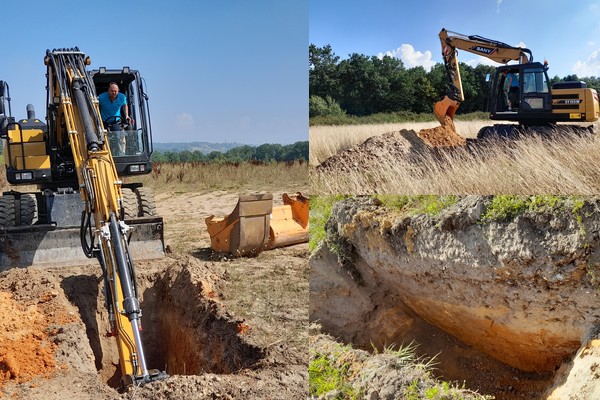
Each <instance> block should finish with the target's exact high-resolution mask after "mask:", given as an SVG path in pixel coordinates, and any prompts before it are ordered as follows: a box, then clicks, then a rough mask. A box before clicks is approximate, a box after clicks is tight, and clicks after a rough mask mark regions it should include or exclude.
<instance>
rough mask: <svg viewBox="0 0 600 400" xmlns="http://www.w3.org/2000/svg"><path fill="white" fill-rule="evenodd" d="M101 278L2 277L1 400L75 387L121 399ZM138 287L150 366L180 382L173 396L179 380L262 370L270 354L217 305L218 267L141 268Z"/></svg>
mask: <svg viewBox="0 0 600 400" xmlns="http://www.w3.org/2000/svg"><path fill="white" fill-rule="evenodd" d="M97 269H98V267H97V266H95V265H91V266H88V267H84V266H78V267H76V268H75V267H73V268H70V267H55V268H45V269H41V268H33V267H30V268H27V269H12V270H9V271H7V272H4V273H2V280H0V282H1V283H0V293H1V294H2V296H1V297H0V317H1V318H0V389H2V390H0V396H1V393H2V391H4V393H5V394H8V395H9V396H10V395H17V394H18V395H19V396H21V395H23V396H26V397H28V398H36V397H37V396H39V398H52V393H53V391H54V393H57V394H58V396H57V397H58V398H67V399H68V398H70V397H69V395H68V394H67V395H66V397H65V394H64V393H62V394H61V391H62V390H63V389H62V388H61V387H63V386H64V387H65V388H68V387H71V386H73V385H76V386H77V388H78V389H76V390H73V391H71V392H72V393H74V395H76V396H80V395H81V394H87V395H92V394H98V395H99V396H100V397H101V398H115V397H118V392H117V389H119V387H120V380H121V373H120V368H119V355H118V351H117V346H116V342H115V339H114V338H113V337H109V336H107V333H108V332H109V323H108V317H107V312H106V310H105V307H104V293H103V281H102V280H101V279H100V276H99V274H98V273H97ZM136 280H137V284H138V294H139V298H140V300H141V308H142V323H143V330H142V339H143V342H144V346H145V353H146V361H147V365H148V368H155V369H160V370H163V371H166V372H167V373H168V374H169V375H171V378H169V380H168V381H167V382H168V384H169V385H170V387H171V388H172V387H173V386H176V385H177V382H178V381H177V377H181V376H191V375H204V374H211V376H215V375H216V374H236V373H237V372H239V371H240V370H244V369H253V368H256V366H257V363H259V362H260V361H261V360H262V359H263V358H264V356H265V350H264V349H263V348H261V347H260V346H257V345H254V344H251V343H248V341H247V340H246V339H245V338H244V334H245V332H246V331H247V330H249V328H250V327H249V326H248V325H246V324H245V323H244V322H243V321H242V320H238V319H236V318H234V317H232V316H231V315H230V314H229V313H228V312H227V311H225V309H224V307H223V306H222V305H221V303H220V302H219V301H218V292H219V277H218V274H216V273H215V268H214V266H213V268H212V269H209V268H208V267H207V266H205V265H204V264H203V263H202V262H200V261H199V260H197V259H195V258H193V257H179V258H176V259H172V258H167V259H164V260H158V261H153V262H140V263H139V265H138V267H137V279H136ZM51 382H55V383H54V384H52V383H51ZM82 386H83V387H84V388H87V389H85V390H83V393H82V389H81V387H82ZM201 386H202V385H198V387H201ZM39 387H41V388H43V389H42V390H41V393H38V392H39V390H38V389H37V388H39ZM194 390H199V389H194ZM67 393H68V389H67ZM77 393H78V394H77ZM142 393H143V392H142ZM185 393H186V392H185V391H182V392H179V394H180V395H184V396H185V395H186V394H185ZM146 394H148V395H152V396H154V395H155V394H156V393H155V392H152V391H150V392H148V393H146ZM187 395H189V393H188V394H187ZM195 395H196V396H198V397H201V393H196V394H195ZM76 396H75V397H76ZM142 397H143V396H142ZM168 397H169V396H166V397H164V398H168ZM175 397H177V395H175ZM156 398H161V397H160V396H158V397H156Z"/></svg>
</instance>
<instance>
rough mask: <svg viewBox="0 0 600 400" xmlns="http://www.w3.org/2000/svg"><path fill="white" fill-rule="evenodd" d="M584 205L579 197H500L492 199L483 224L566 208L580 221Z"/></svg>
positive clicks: (484, 215)
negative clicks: (534, 212) (524, 214)
mask: <svg viewBox="0 0 600 400" xmlns="http://www.w3.org/2000/svg"><path fill="white" fill-rule="evenodd" d="M584 203H585V202H584V200H583V198H581V197H578V196H573V197H565V196H549V195H542V196H518V195H498V196H494V197H493V198H492V200H491V202H490V204H489V205H488V207H487V208H486V210H485V212H484V213H483V214H482V216H481V222H482V223H488V222H506V221H510V220H512V219H514V218H515V217H517V216H519V215H522V214H523V213H525V212H527V211H549V212H557V211H560V210H563V209H565V208H566V207H570V208H571V211H572V213H573V214H574V215H575V216H576V217H578V220H580V219H581V216H580V211H581V209H582V208H583V205H584Z"/></svg>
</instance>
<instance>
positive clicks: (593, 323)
mask: <svg viewBox="0 0 600 400" xmlns="http://www.w3.org/2000/svg"><path fill="white" fill-rule="evenodd" d="M563 200H564V202H565V203H564V204H563V205H562V206H561V207H557V208H554V209H550V208H540V209H539V210H531V211H526V212H524V213H522V214H520V215H518V216H514V217H511V218H507V219H506V220H487V221H486V220H485V219H484V218H483V217H482V216H483V215H484V214H485V212H486V210H487V209H488V207H489V206H490V203H491V201H492V198H491V197H479V196H465V197H460V198H459V200H458V202H457V203H456V204H454V205H452V206H450V207H448V208H446V209H444V210H443V211H442V212H440V213H439V214H438V215H435V216H429V215H425V214H416V215H407V214H406V213H401V212H399V211H396V210H392V209H390V208H388V207H387V206H385V205H383V204H381V202H380V201H378V200H377V199H372V198H367V197H364V198H355V199H347V200H343V201H340V202H338V203H336V205H335V207H334V208H333V211H332V215H331V217H330V219H329V221H328V223H327V238H326V240H325V241H324V243H323V245H322V246H321V247H320V248H319V249H318V251H316V252H315V254H313V255H312V256H311V258H310V261H309V264H310V292H309V293H310V301H309V315H310V319H311V321H312V322H315V323H318V324H319V325H320V326H321V330H322V331H323V333H327V334H329V335H331V336H333V337H335V338H337V339H338V340H341V341H343V342H346V343H351V344H353V345H354V346H356V347H359V348H363V349H366V350H372V349H373V347H376V348H378V349H382V348H384V347H387V346H390V345H393V344H395V345H399V344H404V345H406V344H408V343H410V342H414V343H417V344H418V348H417V351H418V352H419V354H420V355H422V356H427V357H434V361H435V362H436V363H437V365H436V368H435V369H434V373H435V374H436V375H437V376H438V377H439V378H442V379H444V380H449V381H453V382H458V384H459V385H461V384H462V383H463V382H464V383H465V385H466V386H467V387H468V388H470V389H475V390H478V391H479V393H481V394H487V395H494V396H495V398H496V399H510V400H512V399H546V398H548V399H562V398H582V399H583V398H598V395H599V394H600V384H599V383H598V378H600V376H598V375H597V374H596V372H595V371H596V370H597V369H598V367H600V351H599V350H598V348H600V346H599V344H600V340H598V324H599V322H600V310H599V309H598V307H597V304H598V297H599V293H600V292H599V284H598V276H599V275H598V274H599V272H600V200H598V199H593V198H588V199H586V200H585V201H582V203H581V204H578V205H573V204H571V203H569V202H570V201H571V200H569V199H563ZM578 201H581V200H578ZM572 396H575V397H572ZM577 396H579V397H577Z"/></svg>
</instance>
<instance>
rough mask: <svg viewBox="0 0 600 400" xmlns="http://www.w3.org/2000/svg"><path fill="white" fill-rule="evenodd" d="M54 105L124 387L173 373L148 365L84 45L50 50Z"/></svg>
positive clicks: (117, 191) (118, 197) (115, 183)
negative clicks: (70, 157) (97, 265)
mask: <svg viewBox="0 0 600 400" xmlns="http://www.w3.org/2000/svg"><path fill="white" fill-rule="evenodd" d="M44 62H45V64H46V65H47V68H48V75H47V76H48V107H49V109H51V110H54V112H53V113H52V115H53V116H54V117H53V118H54V119H55V120H54V121H52V122H51V129H55V130H56V136H57V137H58V138H61V140H63V141H68V142H69V143H70V148H71V151H72V153H73V160H74V165H75V169H76V171H77V177H78V182H79V188H80V194H81V199H82V201H83V202H84V204H85V210H84V211H83V213H82V218H81V230H80V237H81V244H82V248H83V250H84V252H85V254H86V255H87V256H88V257H89V258H94V257H95V258H97V259H98V261H99V263H100V266H101V267H102V272H103V278H104V282H105V294H106V306H107V309H108V314H109V320H110V323H111V332H110V334H111V335H114V336H115V337H116V341H117V346H118V350H119V358H120V367H121V373H122V382H123V385H124V386H130V385H137V384H143V383H146V382H150V381H153V380H156V379H161V378H165V377H166V376H167V375H166V373H164V372H160V371H158V370H148V368H147V366H146V360H145V355H144V348H143V344H142V340H141V329H142V328H141V315H142V312H141V309H140V303H139V300H138V293H137V288H136V282H135V269H134V265H133V260H132V259H131V256H130V253H129V248H128V236H129V233H130V232H129V231H130V228H129V226H127V225H126V224H125V222H124V221H123V219H122V216H123V196H122V192H121V184H122V182H121V180H120V179H119V177H118V175H117V172H116V168H115V163H114V161H113V158H112V154H111V151H110V147H109V145H108V141H107V140H106V130H105V128H104V126H103V123H102V120H101V118H100V110H99V104H98V100H97V97H96V93H95V87H94V83H93V82H92V80H91V78H90V77H89V74H88V73H87V71H86V68H85V67H86V65H89V64H90V59H89V57H86V56H85V54H84V53H82V52H81V51H79V49H77V48H74V49H59V50H53V51H49V50H48V51H47V52H46V57H45V59H44Z"/></svg>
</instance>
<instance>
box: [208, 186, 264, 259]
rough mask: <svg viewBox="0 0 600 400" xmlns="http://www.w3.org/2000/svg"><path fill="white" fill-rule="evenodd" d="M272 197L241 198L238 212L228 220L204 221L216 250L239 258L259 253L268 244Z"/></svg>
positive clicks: (255, 195)
mask: <svg viewBox="0 0 600 400" xmlns="http://www.w3.org/2000/svg"><path fill="white" fill-rule="evenodd" d="M272 210H273V195H272V194H270V193H266V194H251V195H246V196H240V198H239V200H238V203H237V205H236V206H235V209H234V210H233V211H232V212H231V214H229V215H228V216H227V217H225V218H215V216H214V215H211V216H210V217H208V218H206V219H205V222H206V226H207V228H208V234H209V235H210V242H211V247H212V249H213V250H214V251H218V252H225V253H231V254H233V255H236V256H242V255H247V254H258V253H260V252H261V251H263V250H264V249H265V248H266V247H267V244H268V243H269V219H270V215H271V212H272Z"/></svg>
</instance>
